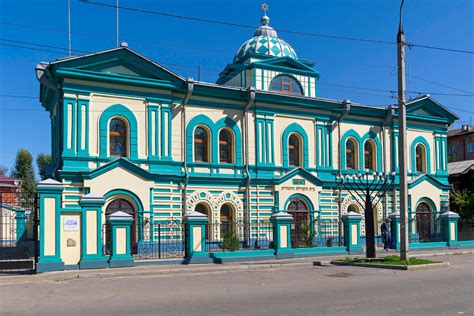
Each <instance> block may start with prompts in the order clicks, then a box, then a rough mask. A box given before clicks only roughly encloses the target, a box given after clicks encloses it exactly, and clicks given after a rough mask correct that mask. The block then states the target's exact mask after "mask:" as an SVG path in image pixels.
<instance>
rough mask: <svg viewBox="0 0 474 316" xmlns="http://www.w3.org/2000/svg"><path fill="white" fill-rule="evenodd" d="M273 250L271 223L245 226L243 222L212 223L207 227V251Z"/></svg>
mask: <svg viewBox="0 0 474 316" xmlns="http://www.w3.org/2000/svg"><path fill="white" fill-rule="evenodd" d="M270 248H273V225H272V223H270V222H265V223H250V224H247V225H246V224H244V222H242V221H238V222H226V223H210V224H208V225H207V227H206V250H207V251H209V252H216V251H236V250H241V249H246V250H258V249H270Z"/></svg>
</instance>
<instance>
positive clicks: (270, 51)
mask: <svg viewBox="0 0 474 316" xmlns="http://www.w3.org/2000/svg"><path fill="white" fill-rule="evenodd" d="M260 23H261V25H260V26H259V27H258V28H257V30H256V31H255V33H254V34H253V37H252V38H250V39H249V40H247V41H246V42H245V43H243V44H242V46H240V48H239V49H238V51H237V53H236V54H235V56H234V63H235V62H237V61H239V60H240V59H241V58H242V57H244V56H246V55H248V54H257V55H264V56H272V57H290V58H293V59H298V56H297V55H296V52H295V50H294V49H293V47H291V46H290V44H288V43H287V42H286V41H284V40H283V39H281V38H278V35H277V32H276V31H275V29H274V28H272V27H271V26H270V25H269V23H270V18H269V17H268V16H267V15H266V14H264V15H263V16H262V18H261V20H260Z"/></svg>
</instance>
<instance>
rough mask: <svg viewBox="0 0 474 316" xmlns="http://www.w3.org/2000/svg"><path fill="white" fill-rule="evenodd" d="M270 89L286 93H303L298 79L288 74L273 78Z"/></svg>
mask: <svg viewBox="0 0 474 316" xmlns="http://www.w3.org/2000/svg"><path fill="white" fill-rule="evenodd" d="M270 91H274V92H280V93H284V94H296V95H302V94H303V91H302V90H301V86H300V84H299V83H298V81H296V80H295V79H293V78H292V77H290V76H287V75H280V76H276V77H275V78H273V80H272V82H271V83H270Z"/></svg>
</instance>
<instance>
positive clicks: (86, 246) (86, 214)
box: [79, 193, 108, 269]
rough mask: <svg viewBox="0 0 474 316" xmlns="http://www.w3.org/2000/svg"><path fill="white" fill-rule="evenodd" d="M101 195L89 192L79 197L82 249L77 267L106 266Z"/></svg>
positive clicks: (92, 267) (93, 267)
mask: <svg viewBox="0 0 474 316" xmlns="http://www.w3.org/2000/svg"><path fill="white" fill-rule="evenodd" d="M104 203H105V200H104V198H103V197H102V196H100V195H97V194H94V193H89V194H86V195H84V196H82V197H81V199H80V200H79V205H80V206H81V208H82V243H81V245H82V249H81V261H80V262H79V268H81V269H95V268H105V267H107V259H108V258H106V257H105V256H103V255H102V247H103V245H104V241H103V240H102V206H103V205H104Z"/></svg>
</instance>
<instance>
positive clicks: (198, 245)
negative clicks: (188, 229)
mask: <svg viewBox="0 0 474 316" xmlns="http://www.w3.org/2000/svg"><path fill="white" fill-rule="evenodd" d="M201 250H202V228H201V226H193V251H201Z"/></svg>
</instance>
